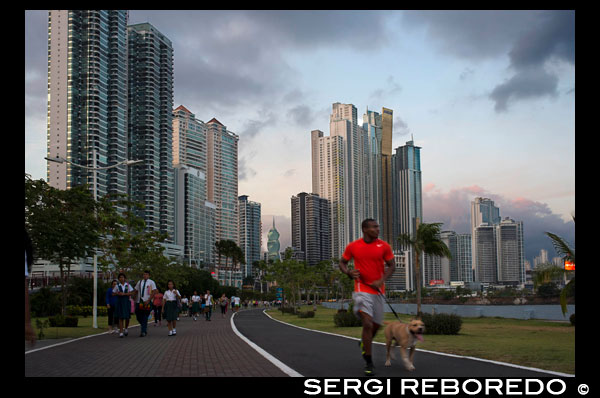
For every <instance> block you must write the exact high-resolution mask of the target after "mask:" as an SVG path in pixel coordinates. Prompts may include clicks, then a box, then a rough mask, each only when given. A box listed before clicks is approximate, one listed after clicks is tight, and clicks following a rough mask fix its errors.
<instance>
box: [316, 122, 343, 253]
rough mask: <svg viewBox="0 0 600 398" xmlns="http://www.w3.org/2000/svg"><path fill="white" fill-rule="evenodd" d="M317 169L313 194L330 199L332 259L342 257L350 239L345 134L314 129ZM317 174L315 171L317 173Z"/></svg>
mask: <svg viewBox="0 0 600 398" xmlns="http://www.w3.org/2000/svg"><path fill="white" fill-rule="evenodd" d="M311 141H312V164H313V171H314V170H315V168H316V170H317V171H318V172H317V176H318V177H317V179H316V181H315V180H314V179H313V189H314V190H315V189H316V191H315V192H313V193H316V194H318V195H319V196H320V197H322V198H325V199H328V200H329V203H330V210H331V258H339V256H341V255H342V252H343V251H344V248H345V245H346V244H348V243H349V242H350V230H349V227H348V220H347V212H348V211H349V209H348V207H347V205H346V203H347V195H346V180H347V177H346V176H347V168H346V158H347V148H346V144H345V142H344V138H343V137H341V136H328V137H324V136H323V132H322V131H320V130H313V131H312V132H311ZM313 176H314V174H313Z"/></svg>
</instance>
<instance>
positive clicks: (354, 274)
mask: <svg viewBox="0 0 600 398" xmlns="http://www.w3.org/2000/svg"><path fill="white" fill-rule="evenodd" d="M349 262H350V260H346V259H345V258H344V256H342V258H340V263H339V267H340V271H342V273H344V274H346V275H348V277H350V279H358V278H360V271H359V270H357V269H348V263H349Z"/></svg>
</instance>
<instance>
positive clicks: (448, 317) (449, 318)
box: [421, 314, 462, 334]
mask: <svg viewBox="0 0 600 398" xmlns="http://www.w3.org/2000/svg"><path fill="white" fill-rule="evenodd" d="M421 319H422V320H423V323H424V324H425V333H427V334H458V332H460V328H461V327H462V318H461V317H460V316H458V315H454V314H434V315H432V314H423V315H422V317H421Z"/></svg>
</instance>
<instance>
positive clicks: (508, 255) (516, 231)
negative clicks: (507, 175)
mask: <svg viewBox="0 0 600 398" xmlns="http://www.w3.org/2000/svg"><path fill="white" fill-rule="evenodd" d="M496 248H497V251H498V252H497V253H498V254H497V255H498V259H497V264H498V281H499V282H504V283H515V284H525V255H524V248H523V222H522V221H515V220H511V219H509V218H508V217H506V218H505V219H504V220H502V221H501V222H500V224H498V225H496Z"/></svg>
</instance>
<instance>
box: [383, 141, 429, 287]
mask: <svg viewBox="0 0 600 398" xmlns="http://www.w3.org/2000/svg"><path fill="white" fill-rule="evenodd" d="M392 193H393V197H392V199H393V201H392V203H393V212H392V213H393V224H392V225H393V237H397V236H400V235H401V234H406V235H409V236H414V235H415V233H416V228H417V218H418V219H419V220H420V221H419V222H422V221H423V199H422V184H421V147H418V146H415V145H414V142H413V141H408V142H407V143H406V145H404V146H400V147H398V148H396V153H395V154H394V155H393V156H392ZM389 243H390V245H391V246H392V248H393V249H394V250H396V251H406V250H409V251H410V252H411V254H410V255H409V256H408V261H407V267H410V268H411V270H412V269H413V267H414V264H415V258H414V253H413V251H412V249H411V248H410V247H408V246H403V245H400V244H399V243H398V241H397V239H392V240H391V242H389ZM411 275H412V276H414V277H415V278H416V276H415V274H414V272H413V271H411ZM422 276H423V275H422ZM421 280H422V281H423V283H425V280H424V279H421ZM411 283H412V284H413V285H411V286H409V287H408V288H409V290H412V289H414V288H415V285H414V283H416V279H414V280H411Z"/></svg>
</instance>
